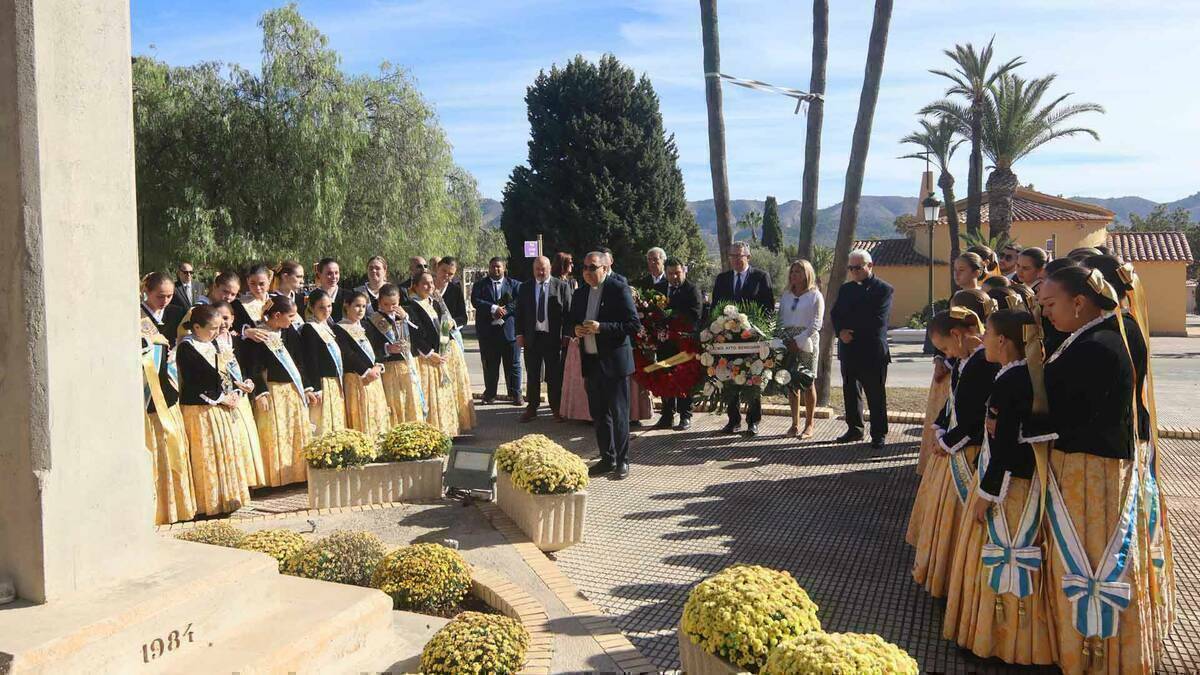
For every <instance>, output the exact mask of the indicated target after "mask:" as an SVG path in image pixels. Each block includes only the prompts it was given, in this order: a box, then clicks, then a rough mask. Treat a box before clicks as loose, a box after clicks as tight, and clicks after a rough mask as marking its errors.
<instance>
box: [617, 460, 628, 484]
mask: <svg viewBox="0 0 1200 675" xmlns="http://www.w3.org/2000/svg"><path fill="white" fill-rule="evenodd" d="M628 475H629V464H628V463H626V462H621V463H620V464H618V465H617V468H616V469H613V478H616V479H617V480H621V479H622V478H625V477H626V476H628Z"/></svg>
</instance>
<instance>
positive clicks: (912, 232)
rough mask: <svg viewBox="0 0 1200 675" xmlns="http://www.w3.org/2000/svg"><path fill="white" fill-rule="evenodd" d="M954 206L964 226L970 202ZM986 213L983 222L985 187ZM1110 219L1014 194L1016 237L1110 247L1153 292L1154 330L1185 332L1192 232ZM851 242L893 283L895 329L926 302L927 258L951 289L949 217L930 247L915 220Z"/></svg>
mask: <svg viewBox="0 0 1200 675" xmlns="http://www.w3.org/2000/svg"><path fill="white" fill-rule="evenodd" d="M925 181H926V182H925V183H924V186H925V187H924V188H923V190H922V194H925V193H926V192H927V191H928V189H929V187H928V186H929V185H931V182H930V181H931V178H929V177H927V178H926V179H925ZM955 206H956V207H957V210H958V217H959V230H960V232H961V231H965V229H966V210H967V200H966V199H962V200H959V201H957V202H956V203H955ZM918 208H920V207H918ZM943 211H944V209H943ZM917 215H918V217H920V214H917ZM981 217H982V220H983V222H984V223H985V224H986V223H987V219H988V205H987V193H986V192H984V193H983V209H982V214H981ZM1113 217H1114V214H1113V212H1112V211H1109V210H1108V209H1105V208H1103V207H1100V206H1096V205H1094V204H1087V203H1084V202H1077V201H1073V200H1070V199H1064V198H1062V197H1055V196H1053V195H1047V194H1043V193H1041V192H1037V191H1035V190H1031V189H1028V188H1017V191H1016V194H1015V195H1014V196H1013V223H1012V230H1011V235H1012V237H1013V239H1014V240H1016V242H1017V244H1018V245H1019V246H1022V247H1027V246H1037V247H1040V248H1044V249H1046V250H1047V251H1049V252H1050V253H1051V255H1052V256H1053V255H1056V254H1057V255H1066V253H1067V252H1068V251H1070V250H1072V249H1075V248H1080V247H1100V246H1106V247H1108V249H1109V250H1110V251H1111V252H1112V253H1113V254H1114V255H1116V256H1117V257H1119V258H1121V259H1122V260H1125V261H1128V262H1131V263H1133V264H1134V265H1135V267H1136V268H1137V271H1138V275H1139V276H1140V277H1141V279H1142V283H1143V285H1144V287H1145V288H1146V291H1147V297H1149V298H1152V300H1151V305H1150V328H1151V331H1152V332H1153V333H1154V334H1161V335H1186V334H1187V329H1186V316H1187V314H1186V312H1187V292H1186V283H1187V266H1188V265H1189V264H1190V263H1191V262H1192V260H1193V257H1192V251H1191V248H1190V247H1189V246H1188V242H1187V238H1186V237H1185V236H1184V235H1183V233H1182V232H1109V231H1108V226H1109V225H1110V224H1111V223H1112V221H1113ZM854 247H855V248H861V249H864V250H866V251H868V252H869V253H870V254H871V257H872V259H873V260H874V262H875V270H876V274H878V275H879V277H880V278H881V279H884V280H886V281H888V282H889V283H890V284H892V286H893V287H895V289H896V293H895V296H894V297H893V301H892V316H891V319H890V324H891V326H893V327H898V326H903V325H906V324H907V323H908V319H909V317H911V316H912V315H913V314H915V313H917V312H919V311H921V310H922V309H923V308H924V307H925V305H926V304H927V302H928V297H929V292H930V287H929V269H930V265H931V262H930V258H932V267H933V296H934V297H935V298H945V297H947V295H948V294H949V290H950V267H949V265H948V264H947V258H948V257H949V255H950V236H949V227H948V225H947V223H946V218H945V216H944V215H943V216H942V217H941V218H939V219H938V221H937V222H936V223H935V224H934V225H933V241H932V251H931V246H930V233H929V225H928V224H926V223H917V224H914V225H912V226H911V227H910V228H909V231H908V236H906V237H897V238H894V239H877V240H864V241H856V242H854ZM964 248H965V247H964Z"/></svg>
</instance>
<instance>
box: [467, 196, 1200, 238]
mask: <svg viewBox="0 0 1200 675" xmlns="http://www.w3.org/2000/svg"><path fill="white" fill-rule="evenodd" d="M1071 199H1075V200H1078V201H1081V202H1087V203H1089V204H1096V205H1098V206H1103V207H1104V208H1106V209H1109V210H1110V211H1112V212H1114V213H1116V214H1117V215H1116V220H1115V223H1117V224H1125V223H1128V222H1129V216H1130V214H1135V215H1138V216H1143V217H1144V216H1146V215H1148V214H1149V213H1150V212H1151V211H1152V210H1153V209H1154V207H1156V206H1158V205H1159V204H1160V202H1155V201H1151V200H1149V199H1144V198H1142V197H1115V198H1102V197H1071ZM480 204H481V206H482V207H483V222H484V225H487V226H489V227H499V226H500V213H501V211H502V210H503V207H502V205H501V203H500V202H498V201H496V200H495V199H487V198H485V199H483V200H481V202H480ZM763 204H764V202H763V201H762V200H758V199H735V200H733V201H732V202H731V203H730V209H731V210H732V211H733V217H734V220H735V221H736V220H737V219H740V218H741V217H742V216H743V215H745V214H746V213H748V212H750V211H758V212H759V213H762V210H763ZM1165 205H1166V207H1167V210H1168V211H1174V210H1175V209H1177V208H1182V209H1185V210H1186V211H1187V212H1188V213H1189V214H1190V215H1191V219H1192V220H1193V221H1200V192H1197V193H1196V194H1194V195H1191V196H1189V197H1184V198H1183V199H1179V200H1176V201H1173V202H1165ZM688 209H689V210H691V212H692V214H693V215H695V217H696V223H697V224H698V225H699V226H700V233H701V235H703V236H704V238H705V239H706V240H712V241H715V240H716V233H717V213H716V209H714V208H713V201H712V200H711V199H704V200H700V201H695V202H688ZM916 211H917V200H916V198H914V197H892V196H873V195H863V197H862V200H861V201H860V202H859V207H858V227H857V228H856V232H855V236H856V237H857V238H859V239H886V238H889V237H895V236H897V235H896V228H895V221H896V218H897V217H899V216H900V215H902V214H905V213H912V214H915V213H916ZM841 213H842V205H841V203H837V204H834V205H833V206H827V207H825V208H823V209H818V210H817V230H816V233H815V234H814V236H813V239H814V241H816V243H818V244H821V245H823V246H832V245H833V244H834V242H835V241H836V240H837V228H838V221H839V219H840V218H841ZM779 222H780V224H781V225H782V226H783V236H784V241H790V240H793V239H795V238H796V237H798V236H799V228H800V200H798V199H793V200H790V201H786V202H781V203H780V204H779ZM735 235H736V232H735Z"/></svg>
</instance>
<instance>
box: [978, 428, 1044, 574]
mask: <svg viewBox="0 0 1200 675" xmlns="http://www.w3.org/2000/svg"><path fill="white" fill-rule="evenodd" d="M991 458H992V453H991V449H990V448H989V446H988V437H987V434H984V437H983V448H982V449H981V450H980V451H979V468H978V471H977V475H979V476H980V477H981V478H982V476H983V475H984V473H986V472H987V467H988V464H989V463H990V462H991ZM1041 497H1042V488H1041V484H1040V482H1039V481H1038V476H1037V474H1036V473H1035V474H1034V476H1033V478H1032V479H1031V480H1030V484H1029V495H1028V497H1026V499H1025V508H1024V510H1022V511H1021V522H1019V523H1018V524H1017V530H1016V532H1015V533H1010V530H1009V527H1008V518H1007V517H1006V516H1005V515H1004V508H1003V504H995V505H994V506H993V507H992V508H990V509H988V510H987V514H986V525H987V535H988V543H986V544H984V545H983V552H982V560H983V565H984V566H985V567H988V568H990V569H991V571H990V572H989V573H988V586H990V587H991V589H992V592H994V593H995V594H996V595H1001V594H1004V593H1011V594H1013V595H1015V596H1017V597H1018V598H1026V597H1029V596H1030V595H1032V594H1033V573H1034V572H1037V571H1038V570H1040V569H1041V567H1042V549H1041V547H1040V546H1036V545H1035V544H1034V541H1035V540H1036V539H1037V534H1038V529H1039V528H1040V526H1041V519H1040V518H1039V516H1040V515H1041V514H1040V510H1041ZM1014 535H1015V536H1014Z"/></svg>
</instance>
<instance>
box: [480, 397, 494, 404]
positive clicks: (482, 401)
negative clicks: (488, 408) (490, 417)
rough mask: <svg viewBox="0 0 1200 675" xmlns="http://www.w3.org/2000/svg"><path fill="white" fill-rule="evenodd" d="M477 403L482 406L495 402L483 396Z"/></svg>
mask: <svg viewBox="0 0 1200 675" xmlns="http://www.w3.org/2000/svg"><path fill="white" fill-rule="evenodd" d="M479 402H480V403H481V404H483V405H491V404H493V403H495V402H496V399H494V398H488V397H487V396H484V397H483V398H481V399H479Z"/></svg>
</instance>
